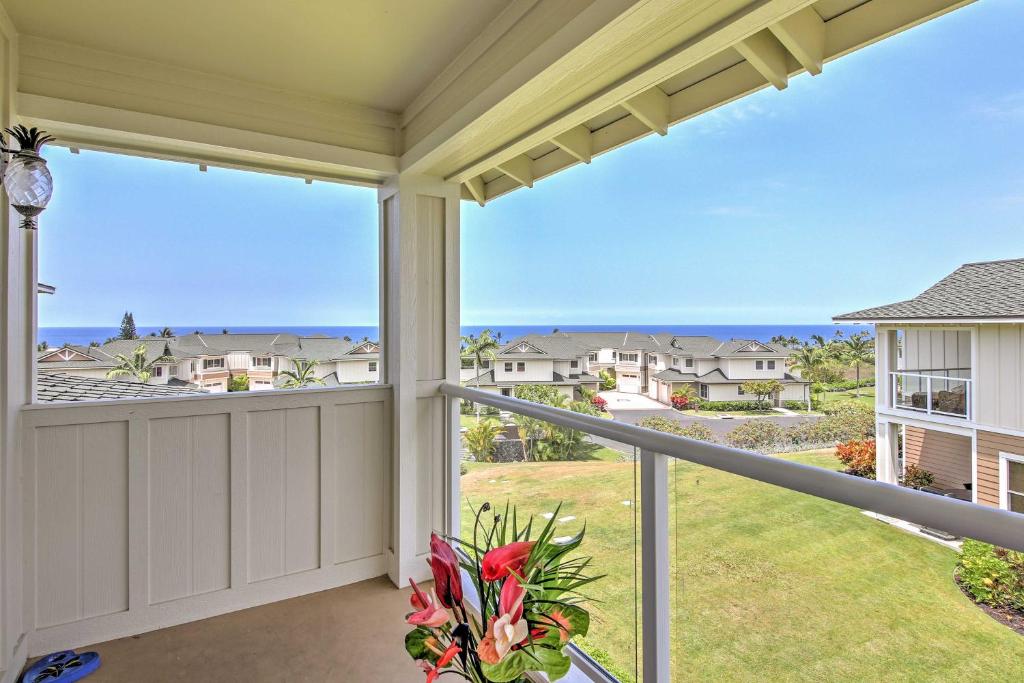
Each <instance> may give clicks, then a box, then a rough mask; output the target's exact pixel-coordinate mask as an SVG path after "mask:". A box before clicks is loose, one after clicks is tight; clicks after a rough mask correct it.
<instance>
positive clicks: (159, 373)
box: [153, 365, 164, 377]
mask: <svg viewBox="0 0 1024 683" xmlns="http://www.w3.org/2000/svg"><path fill="white" fill-rule="evenodd" d="M153 376H154V377H163V376H164V366H162V365H158V366H156V367H155V368H153Z"/></svg>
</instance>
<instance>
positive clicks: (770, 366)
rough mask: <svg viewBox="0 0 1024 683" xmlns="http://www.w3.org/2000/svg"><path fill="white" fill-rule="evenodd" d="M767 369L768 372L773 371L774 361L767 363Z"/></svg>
mask: <svg viewBox="0 0 1024 683" xmlns="http://www.w3.org/2000/svg"><path fill="white" fill-rule="evenodd" d="M768 369H769V370H774V369H775V361H773V360H770V361H768Z"/></svg>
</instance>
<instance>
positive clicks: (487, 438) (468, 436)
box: [462, 420, 502, 462]
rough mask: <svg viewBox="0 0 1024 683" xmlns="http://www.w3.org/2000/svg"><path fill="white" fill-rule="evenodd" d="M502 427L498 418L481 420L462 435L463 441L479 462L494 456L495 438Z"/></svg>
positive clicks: (486, 460)
mask: <svg viewBox="0 0 1024 683" xmlns="http://www.w3.org/2000/svg"><path fill="white" fill-rule="evenodd" d="M501 430H502V427H501V425H500V424H498V422H497V420H481V421H480V422H478V423H477V424H475V425H473V426H472V427H470V428H469V429H467V430H466V432H465V433H464V434H463V435H462V441H463V443H465V445H466V450H467V451H469V452H470V453H471V454H472V455H473V457H474V458H476V460H477V462H488V461H490V459H491V458H492V457H493V456H494V448H495V446H494V439H495V437H497V436H498V434H500V433H501Z"/></svg>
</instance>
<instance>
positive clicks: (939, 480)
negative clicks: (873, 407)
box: [903, 427, 971, 489]
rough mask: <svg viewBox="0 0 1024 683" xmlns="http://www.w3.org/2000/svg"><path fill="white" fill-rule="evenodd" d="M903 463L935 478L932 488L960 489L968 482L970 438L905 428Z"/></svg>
mask: <svg viewBox="0 0 1024 683" xmlns="http://www.w3.org/2000/svg"><path fill="white" fill-rule="evenodd" d="M903 463H904V465H909V464H913V465H917V466H918V467H920V468H921V469H924V470H927V471H928V472H931V473H932V474H934V475H935V486H938V487H940V488H950V489H962V488H963V486H964V484H965V483H967V482H970V481H971V439H970V437H967V436H960V435H959V434H947V433H946V432H938V431H935V430H932V429H922V428H920V427H907V428H906V430H905V431H904V433H903Z"/></svg>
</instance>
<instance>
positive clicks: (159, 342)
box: [36, 333, 380, 393]
mask: <svg viewBox="0 0 1024 683" xmlns="http://www.w3.org/2000/svg"><path fill="white" fill-rule="evenodd" d="M140 344H142V345H143V346H145V347H146V357H147V360H148V361H154V360H156V359H158V358H161V357H164V356H167V357H170V358H171V360H168V361H167V362H159V363H157V364H156V365H155V367H154V368H153V376H152V377H151V378H150V380H149V382H148V383H149V384H153V385H157V384H169V385H172V386H173V385H178V386H185V385H193V386H197V387H200V388H202V389H204V390H206V391H208V392H211V393H218V392H224V391H227V390H228V385H229V383H230V382H231V378H233V377H239V376H242V375H245V376H247V377H248V378H249V390H250V391H266V390H269V389H273V388H274V387H275V386H280V384H281V382H282V380H283V379H284V378H283V377H282V376H281V372H282V371H285V370H289V371H294V370H295V366H296V361H300V362H301V361H307V362H310V361H316V363H317V365H316V368H315V370H314V375H315V376H316V377H317V378H318V379H320V380H322V381H323V382H324V384H325V385H326V386H339V385H341V384H359V383H367V382H376V381H377V380H378V378H379V377H380V369H379V364H380V347H379V345H378V344H377V343H376V342H371V341H361V342H351V341H346V340H344V339H338V338H336V337H326V336H314V337H299V336H297V335H294V334H288V333H274V334H231V333H228V334H200V333H194V334H188V335H183V336H178V337H142V338H141V339H133V340H121V339H119V340H115V341H111V342H107V343H105V344H101V345H99V346H65V347H61V348H56V349H46V350H45V351H40V352H39V353H38V355H37V356H36V363H37V367H38V371H39V373H40V374H64V375H70V376H74V377H88V378H93V379H106V377H107V373H108V372H110V371H111V370H113V369H114V368H115V367H117V365H118V361H117V356H118V355H123V356H129V357H130V356H131V355H132V353H134V351H135V349H136V348H138V346H139V345H140ZM121 379H124V378H121Z"/></svg>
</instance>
